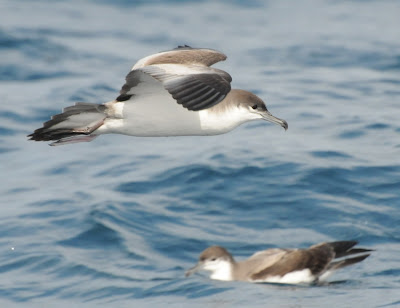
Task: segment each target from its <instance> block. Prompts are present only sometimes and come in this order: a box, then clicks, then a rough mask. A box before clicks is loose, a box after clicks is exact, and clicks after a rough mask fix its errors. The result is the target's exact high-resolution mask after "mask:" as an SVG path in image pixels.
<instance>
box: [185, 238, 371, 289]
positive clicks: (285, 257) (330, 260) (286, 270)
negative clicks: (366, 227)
mask: <svg viewBox="0 0 400 308" xmlns="http://www.w3.org/2000/svg"><path fill="white" fill-rule="evenodd" d="M355 245H357V242H356V241H339V242H330V243H320V244H317V245H314V246H311V247H309V248H308V249H282V248H273V249H267V250H263V251H258V252H256V253H255V254H253V255H252V256H251V257H250V258H248V259H247V260H244V261H239V262H237V261H235V259H234V258H233V257H232V255H231V254H230V253H229V252H228V251H227V250H226V249H225V248H223V247H220V246H211V247H209V248H207V249H206V250H204V251H203V252H202V253H201V254H200V257H199V261H198V263H197V265H196V266H195V267H193V268H191V269H189V270H188V271H187V272H186V276H189V275H191V274H193V273H195V272H197V271H199V270H205V271H209V272H211V275H210V278H211V279H216V280H225V281H232V280H241V281H249V282H269V283H285V284H301V283H303V284H310V283H317V282H321V281H324V280H326V278H327V277H328V276H329V275H330V274H331V273H332V272H333V271H335V270H337V269H340V268H343V267H345V266H348V265H351V264H354V263H358V262H361V261H363V260H364V259H365V258H367V257H368V256H369V255H370V253H369V252H371V251H372V250H370V249H364V248H353V247H354V246H355Z"/></svg>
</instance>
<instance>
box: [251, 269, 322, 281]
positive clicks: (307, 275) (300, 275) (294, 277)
mask: <svg viewBox="0 0 400 308" xmlns="http://www.w3.org/2000/svg"><path fill="white" fill-rule="evenodd" d="M314 280H315V276H314V275H312V274H311V271H310V270H309V269H308V268H306V269H303V270H301V271H295V272H290V273H287V274H286V275H284V276H270V277H267V278H266V279H263V280H261V279H260V280H257V281H255V282H271V283H287V284H298V283H311V282H313V281H314Z"/></svg>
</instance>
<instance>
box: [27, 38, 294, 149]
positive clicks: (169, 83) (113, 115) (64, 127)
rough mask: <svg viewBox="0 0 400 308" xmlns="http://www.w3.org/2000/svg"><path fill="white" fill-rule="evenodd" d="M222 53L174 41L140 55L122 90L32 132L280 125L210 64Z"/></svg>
mask: <svg viewBox="0 0 400 308" xmlns="http://www.w3.org/2000/svg"><path fill="white" fill-rule="evenodd" d="M225 59H226V56H225V55H224V54H223V53H221V52H219V51H216V50H212V49H207V48H191V47H190V46H187V45H185V46H178V48H175V49H173V50H169V51H164V52H160V53H157V54H154V55H150V56H148V57H145V58H143V59H141V60H139V61H138V62H137V63H136V64H135V65H134V66H133V67H132V70H131V71H130V72H129V74H128V75H127V76H126V82H125V84H124V85H123V87H122V89H121V91H120V95H119V96H118V97H117V98H116V99H115V100H112V101H110V102H107V103H104V104H92V103H76V104H75V105H74V106H70V107H67V108H65V109H64V110H63V113H61V114H57V115H54V116H52V118H51V120H50V121H47V122H45V123H44V124H43V127H42V128H39V129H37V130H35V131H34V133H32V134H30V135H29V136H28V137H30V139H31V140H36V141H50V140H54V141H55V142H53V143H52V144H51V145H60V144H67V143H75V142H83V141H91V140H93V139H94V138H96V137H97V136H99V135H102V134H111V133H113V134H124V135H131V136H145V137H160V136H189V135H192V136H193V135H197V136H201V135H218V134H223V133H226V132H228V131H230V130H232V129H234V128H235V127H237V126H238V125H240V124H242V123H244V122H247V121H252V120H258V119H262V120H266V121H269V122H272V123H275V124H278V125H280V126H282V127H283V128H284V129H285V130H286V129H287V128H288V124H287V122H286V121H285V120H281V119H278V118H276V117H274V116H273V115H272V114H271V113H270V112H269V111H268V110H267V107H266V106H265V104H264V102H263V101H262V100H261V99H260V98H259V97H257V96H256V95H254V94H253V93H250V92H247V91H244V90H239V89H231V85H230V83H231V81H232V78H231V76H230V75H229V74H228V73H227V72H225V71H223V70H220V69H216V68H212V67H210V66H211V65H213V64H214V63H217V62H219V61H223V60H225Z"/></svg>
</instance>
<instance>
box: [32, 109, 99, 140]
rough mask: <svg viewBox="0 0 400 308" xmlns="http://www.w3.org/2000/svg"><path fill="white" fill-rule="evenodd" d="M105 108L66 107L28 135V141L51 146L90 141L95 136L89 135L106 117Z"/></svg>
mask: <svg viewBox="0 0 400 308" xmlns="http://www.w3.org/2000/svg"><path fill="white" fill-rule="evenodd" d="M105 110H106V106H104V105H99V104H91V103H76V104H75V105H74V106H70V107H67V108H65V109H64V110H63V112H62V113H60V114H57V115H54V116H52V117H51V120H50V121H47V122H45V123H44V124H43V127H42V128H39V129H37V130H35V131H34V132H33V133H32V134H30V135H28V137H30V140H35V141H50V140H56V142H53V143H52V144H51V145H60V144H67V143H75V142H83V141H91V140H93V139H94V138H95V137H96V135H91V134H92V133H93V132H94V131H95V130H96V129H98V128H99V127H100V126H101V125H102V124H103V123H104V120H105V118H106V117H107V115H106V114H105Z"/></svg>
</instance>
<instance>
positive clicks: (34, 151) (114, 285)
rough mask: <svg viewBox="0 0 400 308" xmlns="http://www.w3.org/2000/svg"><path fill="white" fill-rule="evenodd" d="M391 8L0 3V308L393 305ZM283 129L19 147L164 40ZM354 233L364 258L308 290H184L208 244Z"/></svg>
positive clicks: (399, 71) (398, 192)
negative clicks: (194, 52) (206, 62)
mask: <svg viewBox="0 0 400 308" xmlns="http://www.w3.org/2000/svg"><path fill="white" fill-rule="evenodd" d="M399 16H400V3H399V2H398V1H385V0H383V1H378V0H376V1H330V0H325V1H323V0H321V1H311V0H310V1H296V2H295V1H290V2H289V1H248V2H245V1H243V2H242V1H220V2H218V1H211V0H210V1H127V0H119V1H111V0H110V1H108V0H103V1H44V0H43V1H35V2H32V1H18V0H17V1H15V0H2V1H1V2H0V20H1V22H0V101H1V104H0V141H1V142H0V175H1V183H2V185H1V188H0V189H1V193H0V204H1V211H0V234H1V238H0V244H1V245H0V247H1V252H0V273H1V274H0V304H1V307H71V306H73V307H99V306H103V307H104V306H106V307H161V306H172V307H233V306H235V307H397V306H400V292H399V289H400V257H399V255H400V214H399V207H400V121H399V118H400V109H399V106H400V40H399V38H400V37H399V33H400V32H399V29H400V18H399ZM182 44H189V45H192V46H195V47H210V48H214V49H218V50H221V51H223V52H225V53H226V54H227V55H228V60H227V61H226V62H223V63H219V64H217V67H218V68H221V69H224V70H227V71H228V72H229V73H230V74H231V75H232V76H233V87H237V88H243V89H247V90H250V91H253V92H254V93H256V94H257V95H259V96H260V97H262V98H263V99H264V100H265V101H266V102H267V105H268V108H269V110H270V111H271V112H272V113H273V114H275V115H276V116H278V117H281V118H284V119H285V120H287V121H288V123H289V130H288V131H287V132H285V131H284V130H282V129H281V128H279V127H278V126H273V125H271V124H268V123H262V122H254V123H248V124H245V125H242V126H241V127H239V128H237V129H236V130H234V131H233V132H231V133H229V134H226V135H221V136H214V137H177V138H135V137H126V136H118V135H108V136H101V137H99V138H98V139H96V140H94V141H93V142H91V143H81V144H73V145H68V146H62V147H49V146H47V145H46V143H40V142H31V141H29V142H28V141H27V138H26V135H27V134H29V133H31V132H32V131H33V130H34V129H35V128H37V127H39V126H41V124H42V122H43V121H46V120H47V119H49V117H50V115H52V114H54V113H58V112H59V111H60V110H61V109H62V108H63V107H66V106H68V105H71V104H73V102H75V101H87V102H98V103H101V102H106V101H109V100H112V99H114V98H115V97H116V95H117V93H118V91H119V88H120V87H121V85H122V84H123V82H124V77H125V75H126V73H127V72H128V71H129V69H130V67H131V66H132V65H133V64H134V63H135V61H136V60H138V59H140V58H141V57H144V56H146V55H148V54H151V53H155V52H158V51H161V50H167V49H170V48H173V47H175V46H177V45H182ZM346 239H355V240H358V241H359V242H360V246H362V247H367V248H371V249H375V250H376V251H375V252H374V253H373V254H372V256H371V257H369V258H368V259H366V260H365V261H364V262H362V263H360V264H357V265H354V266H352V267H349V268H348V269H346V270H342V271H340V272H338V273H337V274H336V275H335V276H332V278H331V281H333V282H336V283H331V284H329V285H324V286H318V287H296V286H277V285H267V284H262V285H261V284H259V285H255V284H249V283H238V282H220V281H212V280H209V279H208V278H207V276H205V275H202V274H199V275H194V276H191V277H189V278H185V277H184V272H185V269H187V268H189V267H191V266H193V265H194V263H195V262H196V259H197V257H198V254H199V253H200V252H201V251H202V250H203V249H204V248H206V247H207V246H209V245H214V244H217V245H222V246H224V247H226V248H228V249H229V250H230V251H231V252H232V253H233V254H234V255H235V256H237V258H238V259H240V258H244V257H246V256H249V255H250V254H252V253H253V252H254V251H256V250H261V249H266V248H271V247H276V246H280V247H307V246H308V245H311V244H314V243H317V242H320V241H332V240H346Z"/></svg>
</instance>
